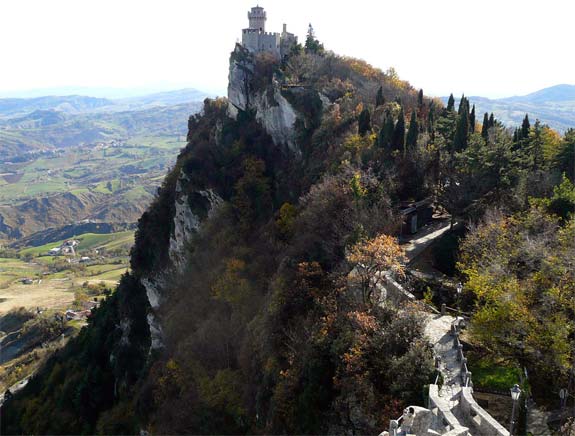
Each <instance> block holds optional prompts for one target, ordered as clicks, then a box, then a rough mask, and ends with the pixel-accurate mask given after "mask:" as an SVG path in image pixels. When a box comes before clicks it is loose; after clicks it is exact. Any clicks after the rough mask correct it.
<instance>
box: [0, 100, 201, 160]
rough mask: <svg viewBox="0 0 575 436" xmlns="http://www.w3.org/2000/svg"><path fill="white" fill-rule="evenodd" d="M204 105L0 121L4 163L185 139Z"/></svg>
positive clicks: (41, 113) (50, 113)
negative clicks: (129, 142) (121, 143)
mask: <svg viewBox="0 0 575 436" xmlns="http://www.w3.org/2000/svg"><path fill="white" fill-rule="evenodd" d="M156 101H158V100H156ZM201 104H202V103H201V102H200V101H197V100H196V101H191V102H188V103H183V104H177V105H170V106H160V105H155V106H154V105H151V107H149V108H147V109H140V110H125V111H121V112H116V111H106V112H96V113H85V114H69V113H65V112H59V111H56V110H53V109H52V110H36V111H34V112H31V113H29V114H27V115H23V116H20V117H17V118H10V119H4V120H2V119H0V159H7V158H12V157H14V156H17V155H19V154H22V153H28V152H33V151H38V150H50V149H59V148H68V147H73V146H78V145H85V144H93V143H96V142H102V141H110V140H126V139H128V138H130V137H134V136H153V135H165V134H167V135H185V134H186V129H185V124H186V120H187V119H188V117H189V116H190V115H192V114H194V113H196V112H197V111H198V110H199V109H200V108H201ZM138 106H139V107H142V106H143V105H138Z"/></svg>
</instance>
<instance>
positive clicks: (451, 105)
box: [447, 94, 455, 112]
mask: <svg viewBox="0 0 575 436" xmlns="http://www.w3.org/2000/svg"><path fill="white" fill-rule="evenodd" d="M453 109H455V99H454V98H453V94H450V95H449V100H447V110H448V111H449V112H453Z"/></svg>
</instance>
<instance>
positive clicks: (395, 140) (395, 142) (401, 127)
mask: <svg viewBox="0 0 575 436" xmlns="http://www.w3.org/2000/svg"><path fill="white" fill-rule="evenodd" d="M404 147H405V115H404V113H403V108H401V111H400V112H399V117H398V118H397V123H395V129H394V130H393V137H392V138H391V148H392V150H398V151H401V152H403V149H404Z"/></svg>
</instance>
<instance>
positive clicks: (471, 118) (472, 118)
mask: <svg viewBox="0 0 575 436" xmlns="http://www.w3.org/2000/svg"><path fill="white" fill-rule="evenodd" d="M469 133H475V105H473V108H472V109H471V113H470V114H469Z"/></svg>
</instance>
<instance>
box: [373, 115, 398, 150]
mask: <svg viewBox="0 0 575 436" xmlns="http://www.w3.org/2000/svg"><path fill="white" fill-rule="evenodd" d="M394 129H395V124H394V122H393V117H392V116H391V114H390V113H389V111H386V112H385V119H384V121H383V126H382V127H381V130H380V131H379V136H378V138H377V143H378V145H379V146H380V147H381V148H384V149H390V148H391V141H392V139H393V131H394Z"/></svg>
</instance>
